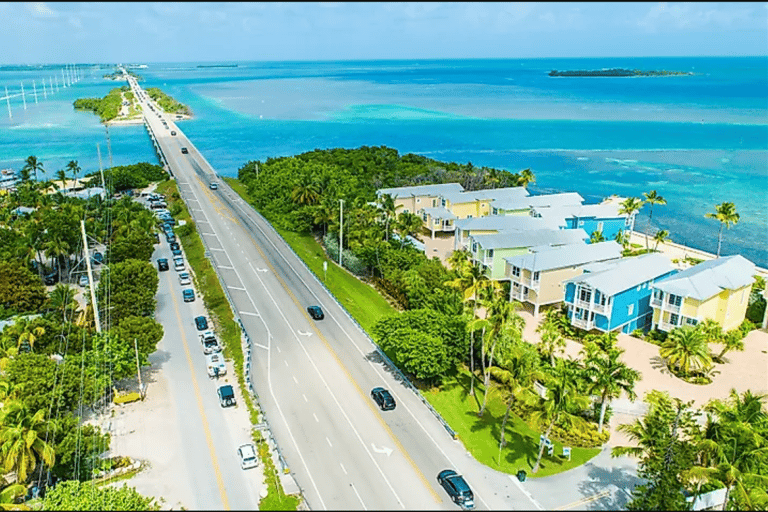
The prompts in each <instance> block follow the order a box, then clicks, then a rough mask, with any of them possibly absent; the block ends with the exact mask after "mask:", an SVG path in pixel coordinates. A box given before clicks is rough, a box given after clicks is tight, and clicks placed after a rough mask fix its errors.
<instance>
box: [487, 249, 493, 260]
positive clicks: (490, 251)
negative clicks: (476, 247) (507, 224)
mask: <svg viewBox="0 0 768 512" xmlns="http://www.w3.org/2000/svg"><path fill="white" fill-rule="evenodd" d="M488 257H489V258H493V249H488Z"/></svg>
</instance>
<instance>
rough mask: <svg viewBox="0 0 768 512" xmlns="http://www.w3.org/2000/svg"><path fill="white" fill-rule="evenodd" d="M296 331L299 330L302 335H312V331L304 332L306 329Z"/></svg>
mask: <svg viewBox="0 0 768 512" xmlns="http://www.w3.org/2000/svg"><path fill="white" fill-rule="evenodd" d="M296 332H298V333H299V334H300V335H302V336H312V333H311V332H304V331H296Z"/></svg>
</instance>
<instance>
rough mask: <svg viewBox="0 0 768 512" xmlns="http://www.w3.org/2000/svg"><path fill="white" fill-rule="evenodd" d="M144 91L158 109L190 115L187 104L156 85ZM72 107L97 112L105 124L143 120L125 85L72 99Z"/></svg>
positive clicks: (141, 121)
mask: <svg viewBox="0 0 768 512" xmlns="http://www.w3.org/2000/svg"><path fill="white" fill-rule="evenodd" d="M129 73H130V72H129ZM120 75H122V73H120ZM146 91H147V94H148V95H149V97H150V98H152V99H153V100H154V101H155V103H157V105H158V106H159V107H160V109H162V110H163V111H165V112H167V113H169V114H176V119H189V118H190V117H191V116H192V111H191V109H190V108H189V107H188V106H186V105H184V104H182V103H179V102H178V101H176V100H175V99H173V98H171V97H170V96H168V95H167V94H165V93H164V92H163V91H161V90H160V89H158V88H157V87H150V88H148V89H147V90H146ZM74 107H75V109H76V110H90V111H92V112H94V113H95V114H98V116H99V117H100V119H101V122H102V123H105V124H142V123H143V122H144V118H143V115H142V111H141V107H140V106H139V103H138V101H137V100H136V96H135V95H134V94H133V92H132V91H131V88H130V87H128V86H127V85H124V86H122V87H115V88H114V89H112V90H111V91H109V93H108V94H107V95H106V96H104V97H103V98H79V99H77V100H75V101H74Z"/></svg>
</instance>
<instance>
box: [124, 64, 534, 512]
mask: <svg viewBox="0 0 768 512" xmlns="http://www.w3.org/2000/svg"><path fill="white" fill-rule="evenodd" d="M129 83H130V85H131V87H132V88H133V90H134V93H135V94H136V95H137V97H139V98H142V97H143V93H142V91H141V90H140V88H139V86H138V84H137V83H136V81H135V80H134V79H133V78H129ZM155 107H156V106H155ZM142 108H143V109H144V115H145V119H146V120H147V123H148V124H149V126H150V128H151V130H152V131H153V132H154V133H155V134H156V138H157V141H158V143H159V145H160V147H161V148H162V151H163V153H164V155H165V158H166V160H167V162H168V165H169V167H170V168H171V170H172V173H173V175H174V177H175V179H176V181H177V184H178V187H179V191H180V193H181V195H182V198H183V199H184V201H185V203H186V204H187V207H188V209H189V211H190V214H191V215H192V217H193V219H194V221H195V223H196V227H197V231H198V233H199V234H200V236H201V237H202V238H203V239H204V241H205V244H206V246H207V247H208V248H209V258H210V259H211V261H212V263H213V264H214V266H215V267H216V268H217V271H218V273H219V277H220V280H221V284H222V286H223V287H226V288H227V291H228V293H229V295H230V297H231V299H232V301H233V303H234V307H235V315H236V316H237V317H239V319H240V320H241V322H242V324H243V326H244V328H245V331H246V333H247V336H248V339H249V340H250V343H251V348H252V369H251V378H252V383H253V387H254V389H255V390H256V392H257V394H258V395H259V400H260V403H261V405H262V408H263V410H264V413H265V415H266V416H267V418H268V419H269V423H270V427H271V430H272V433H273V435H274V437H275V439H276V441H277V443H278V445H279V446H280V448H281V451H282V453H283V455H284V457H285V459H286V461H287V462H288V464H289V466H290V471H291V473H292V474H293V475H294V477H295V480H296V481H297V483H298V484H299V486H300V487H301V488H302V490H303V494H304V497H305V499H306V501H307V504H308V506H309V507H310V508H311V509H332V510H369V509H374V510H385V509H386V510H403V509H406V510H433V509H443V510H457V509H458V506H457V505H455V504H454V503H453V502H452V501H451V500H450V498H449V497H448V495H447V494H446V493H445V491H444V490H443V489H442V488H441V487H440V486H439V484H438V483H437V480H436V477H437V474H438V473H439V472H440V471H441V470H443V469H455V470H456V471H458V472H459V473H462V474H464V475H465V478H466V480H467V482H468V483H469V485H470V487H472V489H473V491H474V493H475V501H476V505H477V508H478V509H481V510H489V509H504V510H513V509H530V508H532V505H531V503H532V502H531V501H529V499H528V497H527V496H526V495H525V493H524V492H523V491H522V489H521V487H520V485H519V484H518V483H516V481H514V480H513V479H512V478H510V477H509V475H504V474H501V473H498V472H495V471H493V470H491V469H489V468H487V467H485V466H483V465H481V464H479V463H478V462H477V461H475V460H474V459H473V458H471V457H470V456H469V454H468V453H467V452H466V450H465V449H464V447H463V446H462V445H461V443H460V442H458V441H455V440H453V439H451V438H450V437H449V436H448V435H447V433H446V431H445V429H444V428H443V426H442V424H441V423H440V422H439V421H438V420H437V419H436V418H435V417H434V416H433V415H432V413H431V412H430V411H429V410H428V409H427V408H426V407H425V406H424V404H423V403H422V402H421V400H420V399H419V398H418V396H416V394H414V393H413V392H412V391H410V389H409V388H407V387H406V386H405V385H404V384H402V383H401V382H400V381H399V380H398V378H397V377H396V376H395V374H393V373H392V372H391V371H388V370H387V368H386V367H385V366H384V365H383V364H382V363H381V362H380V361H379V358H378V357H377V352H376V350H375V347H374V346H373V345H372V343H371V342H370V340H369V339H368V338H367V337H366V336H365V334H364V333H363V332H362V331H361V330H360V328H359V327H358V326H357V324H356V323H355V322H354V321H353V320H352V319H351V318H350V317H349V316H348V315H347V314H346V312H345V311H344V310H343V309H342V308H341V307H340V306H339V305H338V304H337V302H336V301H335V299H334V298H333V297H332V296H330V294H329V293H328V292H327V291H326V289H325V288H324V287H323V286H322V284H321V283H320V282H319V281H318V280H317V278H316V277H315V276H314V275H313V274H312V273H311V272H310V271H309V270H308V269H307V268H306V267H305V266H304V264H303V263H302V262H301V261H300V259H299V258H298V257H297V256H296V255H295V254H294V253H293V251H292V250H291V249H290V247H289V246H288V245H287V244H286V243H285V242H284V241H283V240H282V238H280V237H279V235H277V233H276V232H275V231H274V230H273V229H272V228H271V226H270V225H269V223H267V222H266V221H265V220H264V219H263V218H262V217H261V216H260V215H259V214H258V213H257V212H255V211H254V210H253V208H252V207H250V206H249V205H248V204H247V203H246V202H245V201H243V200H242V199H241V198H240V197H239V196H238V195H237V194H236V193H235V192H234V191H233V190H232V189H231V188H230V187H229V186H227V184H226V183H224V182H223V181H221V180H218V179H216V178H215V176H216V175H215V171H214V170H213V169H212V168H211V166H210V165H209V164H208V162H207V161H206V160H205V158H204V157H203V156H202V155H201V154H200V153H199V152H198V151H197V150H196V149H195V147H194V145H193V144H192V143H191V142H190V141H189V140H188V139H187V138H186V137H185V136H184V134H183V132H182V131H181V130H180V129H179V128H178V126H177V125H176V124H175V123H174V122H173V119H172V118H173V116H172V115H166V114H162V115H161V116H158V115H157V114H155V113H154V112H152V111H151V110H149V107H148V103H147V100H142ZM156 110H157V109H156ZM163 120H165V121H166V122H167V124H168V128H166V127H164V126H163V123H162V121H163ZM171 131H175V132H176V135H175V136H173V135H171ZM182 147H186V148H188V151H189V153H188V154H182V153H181V148H182ZM211 179H216V181H217V182H218V184H219V188H218V190H211V189H210V188H209V186H208V185H209V183H210V180H211ZM171 273H173V271H172V270H171ZM166 275H167V274H166ZM160 276H161V282H162V280H163V279H164V278H165V276H164V275H163V274H162V273H161V274H160ZM174 277H175V276H174ZM177 284H178V283H177ZM178 297H179V298H180V293H179V295H178ZM196 304H199V302H196ZM310 305H320V306H321V307H322V309H323V311H324V312H325V319H323V320H319V321H314V320H312V319H311V318H310V317H309V315H308V313H307V311H306V307H307V306H310ZM190 322H191V317H190ZM180 323H183V321H181V320H180ZM190 328H191V329H194V326H193V325H191V324H190ZM179 330H180V331H181V332H182V338H183V337H184V336H185V335H184V332H186V328H184V329H181V328H180V329H179ZM166 331H167V332H168V327H167V326H166ZM190 332H192V331H190ZM180 341H181V345H184V343H187V344H190V343H191V344H192V345H195V347H194V349H193V350H191V352H193V353H195V354H197V355H199V356H200V357H199V359H200V361H196V362H193V361H190V364H191V365H192V366H194V367H195V370H194V372H195V375H198V371H199V374H201V375H204V372H205V368H204V364H203V363H202V351H201V350H199V347H198V346H197V345H196V344H195V342H196V338H195V339H193V340H191V341H190V340H189V339H187V340H186V341H184V340H180ZM197 343H199V342H197ZM182 348H183V349H184V350H186V347H179V348H178V349H179V350H181V349H182ZM189 348H190V349H192V347H191V346H190V347H189ZM204 378H205V379H207V377H204ZM196 379H197V380H198V381H200V380H202V379H203V377H199V376H197V377H196ZM205 384H207V383H205ZM200 385H201V386H202V383H201V384H200ZM377 386H383V387H385V388H387V389H389V390H390V391H391V392H392V394H393V395H394V397H395V399H396V400H397V408H396V409H395V410H392V411H386V412H383V411H380V410H379V409H378V407H377V405H376V404H375V403H374V402H373V400H372V399H371V398H370V390H371V389H372V388H374V387H377ZM193 391H195V392H196V388H195V389H189V387H188V386H185V387H184V389H181V388H180V389H179V392H185V393H187V395H190V396H189V397H188V398H186V399H185V400H186V403H187V405H186V406H185V407H187V409H188V411H187V413H188V414H189V419H190V421H189V422H188V424H189V425H190V430H196V431H197V430H202V433H201V432H197V433H196V434H195V436H194V440H193V439H192V438H190V443H194V444H193V445H192V446H190V447H189V450H196V451H197V453H198V454H200V453H203V452H205V451H207V452H208V454H209V455H210V457H208V461H207V462H208V464H210V466H212V467H213V468H214V469H213V470H211V469H210V468H201V471H200V473H199V480H200V482H194V483H193V485H192V486H191V487H192V489H193V492H195V493H199V494H200V495H201V496H200V498H199V499H198V500H197V503H198V505H199V506H200V507H202V508H209V509H221V508H223V507H225V506H226V503H228V505H229V507H232V508H256V506H255V505H256V504H251V505H250V506H247V507H246V506H241V505H240V502H239V501H237V500H240V499H244V500H247V499H249V497H248V496H245V495H242V496H239V495H238V494H236V493H237V491H236V489H235V488H236V487H237V484H234V483H230V482H228V481H226V480H227V479H226V478H224V479H223V480H224V481H223V482H222V483H220V484H218V485H217V483H216V482H217V478H219V476H220V473H221V474H224V473H225V471H226V475H227V478H229V474H230V473H229V471H230V470H229V469H228V467H229V465H230V464H227V463H225V462H222V461H224V460H225V459H226V458H227V456H228V455H226V454H225V455H222V454H221V453H219V452H220V451H221V452H226V451H227V450H232V447H231V446H221V447H220V446H219V445H217V441H216V438H217V430H218V429H219V428H225V427H224V426H221V425H220V421H219V418H220V417H221V416H222V415H221V414H220V413H216V414H214V413H213V409H212V408H213V407H218V403H216V404H215V405H205V404H201V403H198V404H197V406H198V408H199V411H198V412H193V411H192V409H194V408H195V404H194V401H193V400H195V399H193V398H192V397H191V395H192V394H193V393H192V392H193ZM213 397H214V399H215V392H214V394H213ZM196 400H198V402H199V399H196ZM205 411H210V412H211V414H205ZM222 412H226V411H222ZM193 418H194V419H193ZM198 418H202V419H203V424H202V425H199V424H197V421H198ZM206 418H207V419H206ZM190 436H191V434H190ZM211 439H213V441H211ZM202 458H203V457H202V456H201V455H198V456H197V459H196V460H202ZM232 464H234V466H233V467H234V468H235V469H236V470H237V471H240V476H241V477H242V473H243V472H242V471H241V470H240V469H239V465H237V459H236V458H235V457H234V451H233V452H232ZM225 466H226V468H225ZM203 494H211V495H215V496H213V497H211V498H210V499H209V500H208V501H204V498H203V496H202V495H203ZM240 494H244V493H240ZM245 494H247V493H245ZM236 503H237V504H236Z"/></svg>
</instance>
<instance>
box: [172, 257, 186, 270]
mask: <svg viewBox="0 0 768 512" xmlns="http://www.w3.org/2000/svg"><path fill="white" fill-rule="evenodd" d="M185 268H186V267H184V258H182V257H181V256H179V257H177V258H173V269H174V270H175V271H176V272H181V271H182V270H184V269H185Z"/></svg>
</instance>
